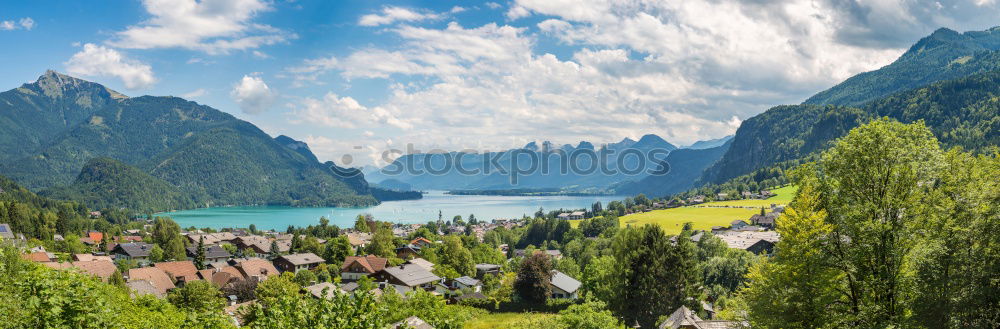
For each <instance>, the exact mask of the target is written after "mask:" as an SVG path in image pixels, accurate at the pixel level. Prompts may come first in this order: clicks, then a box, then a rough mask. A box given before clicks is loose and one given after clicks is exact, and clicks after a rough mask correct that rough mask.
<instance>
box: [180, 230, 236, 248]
mask: <svg viewBox="0 0 1000 329" xmlns="http://www.w3.org/2000/svg"><path fill="white" fill-rule="evenodd" d="M187 238H188V240H190V241H191V244H193V245H198V241H200V240H201V239H202V238H204V239H205V240H204V243H205V245H206V246H208V245H217V244H222V243H233V241H235V240H236V235H235V234H233V233H231V232H219V233H208V234H188V235H187Z"/></svg>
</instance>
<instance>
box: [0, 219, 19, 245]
mask: <svg viewBox="0 0 1000 329" xmlns="http://www.w3.org/2000/svg"><path fill="white" fill-rule="evenodd" d="M15 238H16V237H15V236H14V231H13V230H11V229H10V224H6V223H3V224H0V241H3V240H14V239H15Z"/></svg>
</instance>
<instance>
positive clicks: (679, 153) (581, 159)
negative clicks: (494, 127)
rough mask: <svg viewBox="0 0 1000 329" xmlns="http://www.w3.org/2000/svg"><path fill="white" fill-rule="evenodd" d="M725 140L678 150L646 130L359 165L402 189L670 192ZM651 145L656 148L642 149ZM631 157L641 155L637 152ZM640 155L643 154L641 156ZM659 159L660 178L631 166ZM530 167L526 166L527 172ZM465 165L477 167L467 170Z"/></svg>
mask: <svg viewBox="0 0 1000 329" xmlns="http://www.w3.org/2000/svg"><path fill="white" fill-rule="evenodd" d="M728 140H729V137H726V138H721V139H717V140H711V141H704V142H698V143H695V144H694V145H692V146H691V147H690V149H678V148H677V147H676V146H674V145H673V144H671V143H669V142H667V141H666V140H664V139H663V138H660V137H659V136H656V135H652V134H649V135H645V136H642V137H641V138H640V139H639V140H633V139H630V138H625V139H622V140H621V141H619V142H615V143H609V144H603V145H600V146H595V145H594V143H592V142H588V141H582V142H579V143H578V144H577V145H575V146H574V145H570V144H564V145H556V144H554V143H551V142H548V141H545V142H541V143H539V142H530V143H528V144H527V145H525V146H523V147H521V148H515V149H510V150H506V151H502V152H492V153H486V154H473V153H458V152H451V153H436V154H428V153H418V154H407V155H403V156H401V157H399V158H397V159H396V160H395V161H394V162H393V163H391V164H389V165H388V166H386V167H384V168H381V169H379V170H373V169H371V168H368V169H366V170H367V172H368V175H367V177H369V179H370V180H371V181H373V182H380V183H379V184H380V185H381V184H382V183H381V182H388V183H389V184H387V185H393V186H410V187H412V188H415V189H431V190H463V191H464V192H469V191H470V190H471V191H475V190H490V191H495V190H514V189H519V190H538V189H546V190H552V189H556V190H562V191H565V192H591V193H645V192H656V193H676V192H680V191H684V190H685V189H688V188H690V187H692V186H693V184H694V182H695V180H696V179H697V178H698V177H700V175H701V172H702V171H703V170H704V169H705V168H707V166H709V165H711V164H712V163H714V162H715V161H716V160H718V159H719V157H721V156H722V154H723V152H724V151H725V150H727V149H728V144H727V142H728ZM653 150H656V152H658V153H656V152H654V153H650V152H651V151H653ZM639 154H641V155H643V156H642V157H639V156H637V155H639ZM648 154H651V156H647V155H648ZM544 159H547V160H544ZM594 159H604V162H605V165H603V166H604V167H606V168H607V169H609V170H610V172H609V173H605V172H602V171H601V170H597V169H598V168H600V166H598V167H595V166H594V164H595V161H594ZM664 160H666V161H667V163H668V164H667V165H666V166H667V167H669V168H670V172H669V173H668V174H666V175H660V174H656V173H654V174H652V175H651V174H650V172H649V171H646V170H638V172H636V170H634V169H637V168H645V169H648V170H655V169H661V168H662V166H663V163H662V162H663V161H664ZM598 163H599V162H598ZM515 164H516V165H515ZM484 165H486V166H488V167H489V168H490V169H491V170H490V172H489V173H487V172H486V171H485V170H483V169H482V168H483V166H484ZM571 165H572V166H571ZM513 168H522V169H524V170H523V171H524V173H519V174H518V175H515V170H512V169H513ZM532 168H533V169H534V170H527V169H532ZM564 168H578V169H579V170H565V169H564ZM592 169H594V170H592ZM617 169H623V170H617ZM470 170H478V172H476V173H471V174H470V173H469V172H468V171H470ZM463 171H465V173H463ZM514 176H516V177H514ZM650 176H656V177H660V179H661V180H663V181H669V183H666V184H661V183H660V182H658V181H656V179H647V178H649V177H650ZM515 178H516V181H515V180H514V179H515ZM654 183H655V186H648V188H647V185H648V184H654Z"/></svg>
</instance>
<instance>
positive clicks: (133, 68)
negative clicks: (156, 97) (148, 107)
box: [63, 43, 156, 89]
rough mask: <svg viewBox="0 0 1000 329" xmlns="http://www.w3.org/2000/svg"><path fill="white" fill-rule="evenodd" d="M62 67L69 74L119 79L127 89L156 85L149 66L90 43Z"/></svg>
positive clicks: (115, 51)
mask: <svg viewBox="0 0 1000 329" xmlns="http://www.w3.org/2000/svg"><path fill="white" fill-rule="evenodd" d="M63 65H65V66H66V71H67V72H69V73H70V74H75V75H80V76H89V77H113V78H118V79H121V81H122V83H123V84H124V85H125V88H128V89H142V88H147V87H150V86H152V85H153V84H154V83H156V77H154V76H153V69H152V68H151V67H150V66H149V65H147V64H145V63H142V62H140V61H137V60H134V59H131V58H128V57H126V56H125V55H122V53H120V52H118V51H117V50H114V49H111V48H107V47H104V46H98V45H94V44H92V43H88V44H85V45H83V50H81V51H79V52H77V53H76V54H73V57H70V59H69V60H68V61H66V62H65V63H63Z"/></svg>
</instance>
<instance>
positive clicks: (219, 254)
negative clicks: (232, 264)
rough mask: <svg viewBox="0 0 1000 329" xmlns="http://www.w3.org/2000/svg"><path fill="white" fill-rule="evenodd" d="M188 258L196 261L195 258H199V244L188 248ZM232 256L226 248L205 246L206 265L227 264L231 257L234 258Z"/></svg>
mask: <svg viewBox="0 0 1000 329" xmlns="http://www.w3.org/2000/svg"><path fill="white" fill-rule="evenodd" d="M187 256H188V260H194V258H195V257H197V256H198V245H197V244H195V245H193V246H190V247H188V248H187ZM232 256H233V255H231V254H229V251H226V248H223V247H220V246H208V245H206V246H205V263H206V264H208V263H216V262H225V261H226V260H229V257H232Z"/></svg>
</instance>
